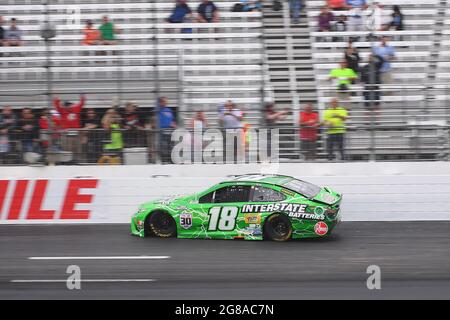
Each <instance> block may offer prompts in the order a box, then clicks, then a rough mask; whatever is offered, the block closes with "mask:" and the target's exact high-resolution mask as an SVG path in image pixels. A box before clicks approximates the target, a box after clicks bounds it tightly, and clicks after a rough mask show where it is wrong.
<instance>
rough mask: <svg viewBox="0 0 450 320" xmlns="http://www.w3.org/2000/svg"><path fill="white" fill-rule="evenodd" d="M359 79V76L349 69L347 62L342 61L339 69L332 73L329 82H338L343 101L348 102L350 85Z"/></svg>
mask: <svg viewBox="0 0 450 320" xmlns="http://www.w3.org/2000/svg"><path fill="white" fill-rule="evenodd" d="M356 79H358V75H357V74H356V73H355V71H353V70H352V69H350V68H349V67H348V64H347V61H341V63H340V65H339V68H336V69H333V70H331V72H330V75H329V78H328V80H329V81H331V80H337V90H338V93H339V97H340V98H341V99H342V100H348V98H349V96H348V90H349V89H350V85H351V84H352V83H353V82H354V81H355V80H356Z"/></svg>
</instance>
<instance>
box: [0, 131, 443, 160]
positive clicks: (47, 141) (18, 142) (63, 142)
mask: <svg viewBox="0 0 450 320" xmlns="http://www.w3.org/2000/svg"><path fill="white" fill-rule="evenodd" d="M291 129H292V130H295V134H294V136H296V137H297V139H298V141H297V142H298V143H297V145H298V150H295V151H294V152H292V153H291V154H292V155H291V156H289V157H284V156H283V148H285V147H284V143H285V142H284V141H283V140H282V139H281V137H282V130H283V128H282V127H270V128H237V129H224V128H203V129H202V130H191V129H183V128H179V129H164V130H152V129H136V130H125V129H120V128H111V129H109V130H105V129H95V130H87V129H78V130H64V131H60V130H59V131H49V130H36V131H32V132H24V131H20V130H19V131H9V132H8V133H5V132H4V131H2V132H1V133H0V164H1V165H2V166H8V165H122V164H123V165H144V164H156V163H163V164H172V163H175V164H186V163H216V164H222V163H254V162H304V161H308V162H321V161H322V162H325V161H420V160H431V161H433V160H434V161H448V160H449V154H450V134H449V133H450V127H449V126H436V125H410V126H386V125H384V126H380V127H377V128H367V127H358V126H348V127H346V128H345V129H344V128H342V129H344V130H343V131H341V132H339V133H336V132H333V133H331V132H330V128H327V127H320V128H305V127H297V128H291ZM311 129H312V130H317V137H314V138H313V139H309V140H305V139H303V140H302V139H301V138H300V137H301V131H302V130H311ZM334 129H336V128H334ZM280 132H281V133H280Z"/></svg>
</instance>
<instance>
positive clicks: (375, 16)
mask: <svg viewBox="0 0 450 320" xmlns="http://www.w3.org/2000/svg"><path fill="white" fill-rule="evenodd" d="M364 15H365V16H366V22H367V28H368V29H369V30H370V31H385V30H386V29H387V26H388V25H389V24H390V17H388V16H387V14H386V12H385V10H384V9H383V6H382V5H381V4H380V3H379V2H378V1H374V2H373V3H372V4H371V5H368V6H367V7H366V10H365V11H364Z"/></svg>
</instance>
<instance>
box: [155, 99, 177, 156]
mask: <svg viewBox="0 0 450 320" xmlns="http://www.w3.org/2000/svg"><path fill="white" fill-rule="evenodd" d="M158 115H159V129H160V135H159V137H160V139H159V150H160V153H161V161H162V162H163V163H170V162H171V153H172V140H171V138H172V130H173V129H176V127H177V124H176V121H175V115H174V112H173V110H172V108H170V107H169V106H168V101H167V98H165V97H162V98H159V100H158Z"/></svg>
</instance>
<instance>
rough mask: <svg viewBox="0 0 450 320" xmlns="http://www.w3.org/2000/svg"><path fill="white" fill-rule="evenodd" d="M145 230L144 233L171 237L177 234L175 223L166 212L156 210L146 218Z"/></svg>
mask: <svg viewBox="0 0 450 320" xmlns="http://www.w3.org/2000/svg"><path fill="white" fill-rule="evenodd" d="M145 231H146V235H151V236H156V237H161V238H172V237H176V235H177V224H176V222H175V219H174V218H172V216H171V215H169V214H168V213H167V212H163V211H156V212H153V213H152V214H151V215H150V216H149V217H148V218H147V220H146V224H145Z"/></svg>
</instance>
